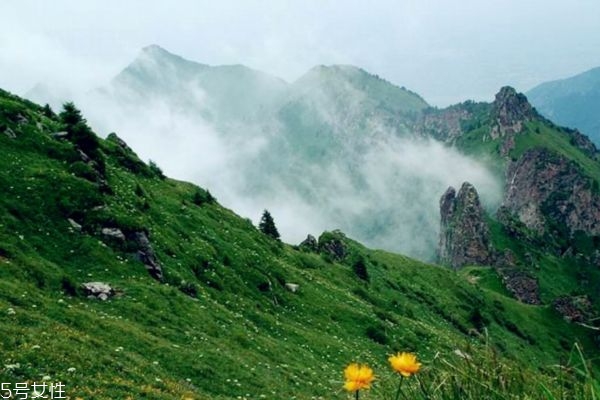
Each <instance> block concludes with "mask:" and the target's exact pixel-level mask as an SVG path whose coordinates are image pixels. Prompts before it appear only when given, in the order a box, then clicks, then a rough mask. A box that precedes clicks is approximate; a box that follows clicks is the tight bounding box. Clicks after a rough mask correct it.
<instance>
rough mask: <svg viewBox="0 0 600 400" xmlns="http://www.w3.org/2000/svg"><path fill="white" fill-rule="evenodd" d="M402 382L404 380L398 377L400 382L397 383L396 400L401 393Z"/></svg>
mask: <svg viewBox="0 0 600 400" xmlns="http://www.w3.org/2000/svg"><path fill="white" fill-rule="evenodd" d="M402 382H404V379H402V377H400V382H399V383H398V390H397V391H396V400H398V399H399V398H400V392H401V391H402Z"/></svg>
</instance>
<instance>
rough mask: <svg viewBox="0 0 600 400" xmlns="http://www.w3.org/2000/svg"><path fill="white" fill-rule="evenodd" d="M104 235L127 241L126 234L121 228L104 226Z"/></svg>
mask: <svg viewBox="0 0 600 400" xmlns="http://www.w3.org/2000/svg"><path fill="white" fill-rule="evenodd" d="M102 235H104V236H105V237H107V238H110V239H114V240H117V241H119V242H124V241H125V234H124V233H123V231H121V230H120V229H119V228H102Z"/></svg>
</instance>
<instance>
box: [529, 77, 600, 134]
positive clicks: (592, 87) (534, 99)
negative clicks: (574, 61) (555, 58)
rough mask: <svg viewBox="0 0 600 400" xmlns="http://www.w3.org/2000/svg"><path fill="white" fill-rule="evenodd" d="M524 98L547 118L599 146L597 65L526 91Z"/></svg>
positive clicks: (599, 104)
mask: <svg viewBox="0 0 600 400" xmlns="http://www.w3.org/2000/svg"><path fill="white" fill-rule="evenodd" d="M527 97H528V98H529V99H530V100H531V103H532V104H533V105H534V106H535V107H536V108H537V109H538V110H539V111H540V112H541V113H542V114H543V115H544V116H546V117H547V118H549V119H551V120H552V121H554V122H556V123H557V124H559V125H562V126H567V127H569V128H576V129H579V130H580V131H581V132H582V133H584V134H585V135H588V136H589V137H590V139H592V141H593V142H594V143H595V144H596V145H600V117H598V116H599V115H600V68H594V69H591V70H589V71H586V72H583V73H581V74H578V75H576V76H573V77H570V78H566V79H561V80H556V81H551V82H545V83H542V84H540V85H538V86H536V87H534V88H533V89H531V90H529V91H528V92H527Z"/></svg>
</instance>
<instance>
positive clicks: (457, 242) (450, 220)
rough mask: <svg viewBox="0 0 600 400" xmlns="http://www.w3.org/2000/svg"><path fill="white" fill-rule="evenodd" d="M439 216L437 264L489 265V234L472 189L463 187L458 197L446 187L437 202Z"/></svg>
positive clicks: (453, 265) (466, 183) (453, 266)
mask: <svg viewBox="0 0 600 400" xmlns="http://www.w3.org/2000/svg"><path fill="white" fill-rule="evenodd" d="M440 214H441V229H440V244H439V254H438V258H439V261H440V263H442V264H445V265H449V266H451V267H452V268H460V267H462V266H465V265H468V264H479V265H487V264H490V263H491V262H492V259H493V255H492V254H493V251H492V247H491V245H490V233H489V229H488V226H487V224H486V222H485V219H484V211H483V208H482V207H481V203H480V201H479V195H478V194H477V191H476V190H475V188H474V187H473V185H471V184H470V183H468V182H465V183H463V185H462V187H461V188H460V190H459V192H458V194H457V193H456V190H455V189H454V188H453V187H449V188H448V190H446V193H444V195H443V196H442V198H441V199H440Z"/></svg>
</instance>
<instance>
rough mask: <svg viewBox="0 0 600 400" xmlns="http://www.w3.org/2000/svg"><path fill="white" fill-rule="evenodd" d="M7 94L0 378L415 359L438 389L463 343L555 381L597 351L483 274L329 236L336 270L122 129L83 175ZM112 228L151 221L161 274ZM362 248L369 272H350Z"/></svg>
mask: <svg viewBox="0 0 600 400" xmlns="http://www.w3.org/2000/svg"><path fill="white" fill-rule="evenodd" d="M0 100H1V101H0V110H2V113H0V126H10V127H11V128H12V129H13V130H14V131H15V132H16V134H17V138H16V139H11V138H9V137H8V136H6V135H3V134H1V133H0V149H2V155H3V156H2V157H0V185H1V187H2V188H3V189H2V190H3V194H2V196H0V382H12V383H14V382H23V381H29V382H34V381H40V380H41V379H42V378H43V377H44V376H50V378H51V380H52V381H62V382H64V383H65V384H66V386H67V392H68V395H69V396H71V398H77V397H80V398H83V399H86V398H97V399H121V398H123V399H125V398H152V399H181V398H211V399H240V398H248V399H259V398H286V399H287V398H298V399H318V398H345V394H344V393H343V392H342V391H341V386H342V384H343V382H342V380H343V378H342V370H343V368H344V367H345V365H346V364H347V363H349V362H351V361H360V362H367V363H370V364H372V365H379V367H380V368H383V367H384V366H385V359H386V357H387V355H389V354H390V353H392V352H395V351H401V350H410V351H415V352H417V353H418V354H419V357H421V358H422V359H423V360H425V362H426V363H427V365H429V366H428V368H429V371H430V372H429V373H428V374H429V375H428V376H430V377H431V379H432V380H433V381H435V380H436V379H438V380H439V379H442V377H443V376H452V374H453V372H452V366H451V365H442V366H440V367H439V375H437V372H436V371H438V367H437V366H436V365H437V363H438V360H440V355H443V356H444V357H451V355H452V354H453V352H454V350H456V349H457V348H468V349H469V352H470V353H471V354H472V355H473V357H486V355H487V354H488V353H489V352H490V351H491V350H490V349H494V350H493V351H494V352H496V354H497V359H498V360H499V362H501V363H502V365H506V366H507V368H519V370H522V371H523V374H525V375H526V376H527V377H528V379H531V380H533V381H535V382H539V383H540V384H542V383H543V384H544V385H547V387H548V388H549V390H550V391H555V390H557V388H560V387H561V385H560V384H559V383H557V382H554V381H552V379H553V378H552V377H554V376H555V374H554V373H553V372H552V371H550V370H549V368H550V367H551V366H552V365H555V364H556V363H558V362H560V359H561V357H563V356H564V355H565V354H568V348H565V347H566V344H569V345H572V344H573V343H575V342H576V341H577V342H580V343H581V344H582V348H583V349H584V351H585V352H586V353H587V352H592V351H593V349H594V346H595V344H594V343H593V335H592V334H591V333H590V332H588V331H586V330H584V329H583V328H579V327H577V326H574V325H571V324H568V323H566V322H565V321H563V320H562V319H561V318H560V317H559V316H557V315H556V314H554V312H552V311H551V310H550V309H549V308H548V307H546V306H542V307H533V306H525V305H522V304H519V303H517V302H516V301H515V300H513V299H511V298H510V297H508V296H507V295H506V293H504V292H503V291H502V290H500V288H499V287H498V282H497V281H495V280H494V278H493V276H492V275H490V273H489V271H488V270H480V271H478V270H476V269H471V270H468V271H469V272H468V273H465V274H456V273H454V272H452V271H450V270H447V269H443V268H440V267H437V266H434V265H428V264H424V263H421V262H418V261H415V260H412V259H409V258H407V257H403V256H400V255H396V254H391V253H387V252H384V251H373V250H370V249H367V248H365V247H363V246H362V245H360V244H359V243H356V242H354V241H352V240H350V239H348V238H346V237H345V236H343V235H342V234H340V233H335V232H333V233H328V234H326V235H325V236H324V237H327V238H328V239H331V238H338V239H339V240H341V241H342V242H343V243H344V244H345V246H346V248H347V252H348V256H347V257H346V258H345V259H343V260H341V261H340V262H332V261H331V259H330V258H329V257H326V256H324V255H322V254H317V253H307V252H302V251H300V250H298V249H297V248H295V247H292V246H289V245H286V244H281V243H279V242H276V241H274V240H272V239H270V238H268V237H266V236H265V235H263V234H261V233H260V232H259V231H258V230H257V229H256V228H255V227H254V226H252V224H251V222H249V221H248V220H245V219H242V218H240V217H238V216H237V215H235V214H234V213H233V212H232V211H230V210H227V209H225V208H223V207H222V206H220V205H219V204H218V203H217V202H213V201H206V202H198V201H197V198H198V196H197V194H198V193H201V194H204V193H205V192H204V190H203V189H200V188H198V187H196V186H194V185H192V184H189V183H185V182H179V181H175V180H171V179H168V178H163V177H161V176H160V174H158V172H157V170H156V169H152V168H149V167H147V166H146V165H145V164H143V163H142V162H141V161H140V160H139V159H138V158H137V156H136V155H135V154H133V153H131V152H129V151H127V150H124V149H122V148H121V147H119V146H118V144H117V142H116V140H115V138H112V139H109V140H103V141H101V143H100V150H101V153H100V154H101V156H102V157H105V160H106V176H105V177H104V178H105V179H106V184H102V183H101V182H98V181H96V180H95V179H96V178H94V171H93V170H92V171H91V172H90V171H89V170H88V171H85V170H82V168H76V169H75V170H73V165H74V164H75V163H76V162H77V161H78V160H79V158H78V157H79V156H78V154H77V152H76V150H75V148H74V146H73V144H72V143H70V142H69V141H68V140H64V139H56V138H53V137H52V135H51V134H52V133H53V132H56V131H58V130H60V129H61V125H60V123H59V121H58V120H57V119H56V118H49V117H47V116H45V115H44V114H43V112H42V111H43V110H42V109H41V108H38V107H36V106H34V105H32V104H29V103H25V102H21V101H20V100H18V99H16V98H14V97H11V96H9V95H8V94H6V93H0ZM15 113H21V114H22V115H23V116H24V117H26V118H27V122H26V123H22V124H20V125H19V124H18V123H17V122H16V119H15V118H14V117H15ZM13 120H15V121H13ZM38 123H39V126H38ZM40 127H41V129H40ZM198 203H199V204H198ZM67 218H72V219H74V220H75V221H77V222H78V223H79V224H81V225H82V227H83V228H82V231H81V232H79V231H78V230H76V229H73V228H72V227H71V225H70V224H69V222H68V221H67ZM102 227H119V228H121V229H122V230H123V231H124V232H125V233H130V232H134V231H140V230H143V231H146V232H147V233H148V237H149V239H150V241H151V243H152V246H153V248H154V250H155V252H156V255H157V258H158V260H159V261H160V263H161V264H162V266H163V271H164V280H163V281H162V282H159V281H156V280H155V279H153V278H152V277H151V276H150V275H149V274H148V272H147V271H146V269H145V267H144V266H143V265H142V263H141V262H140V261H139V260H138V259H137V258H136V257H135V254H134V251H135V249H134V248H133V247H132V246H133V245H132V243H131V241H130V240H127V241H126V242H125V243H120V242H118V241H114V240H111V239H108V238H106V237H104V236H103V235H102V234H101V233H100V231H101V228H102ZM357 257H363V258H364V260H365V264H366V267H367V271H368V276H369V282H366V281H365V280H363V279H360V278H359V277H357V276H356V274H355V273H354V272H353V269H352V262H353V260H355V259H357ZM477 275H479V276H480V278H481V279H479V280H474V279H472V277H473V276H477ZM88 281H103V282H108V283H110V285H112V286H113V287H114V288H116V290H117V293H118V295H117V296H115V297H114V298H112V299H110V300H109V301H106V302H101V301H98V300H95V299H88V298H86V297H85V296H83V294H82V293H81V289H79V286H80V284H81V283H83V282H88ZM285 283H296V284H299V285H300V290H299V291H298V292H296V293H292V292H290V291H289V290H286V288H285ZM73 288H76V293H70V294H69V291H72V289H73ZM190 294H191V295H190ZM486 331H487V332H489V335H486V334H485V332H486ZM591 362H592V364H593V365H592V370H591V372H590V373H593V371H595V369H596V367H597V360H594V359H592V360H591ZM8 366H11V367H8ZM71 368H75V370H72V369H71ZM444 374H446V375H444ZM447 374H450V375H447ZM443 390H445V389H443ZM511 390H513V391H514V392H513V393H517V392H516V391H519V390H523V387H522V386H521V387H514V388H513V389H511ZM444 393H445V392H444ZM515 395H517V394H515ZM444 396H445V395H443V396H442V397H443V398H451V397H444Z"/></svg>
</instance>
